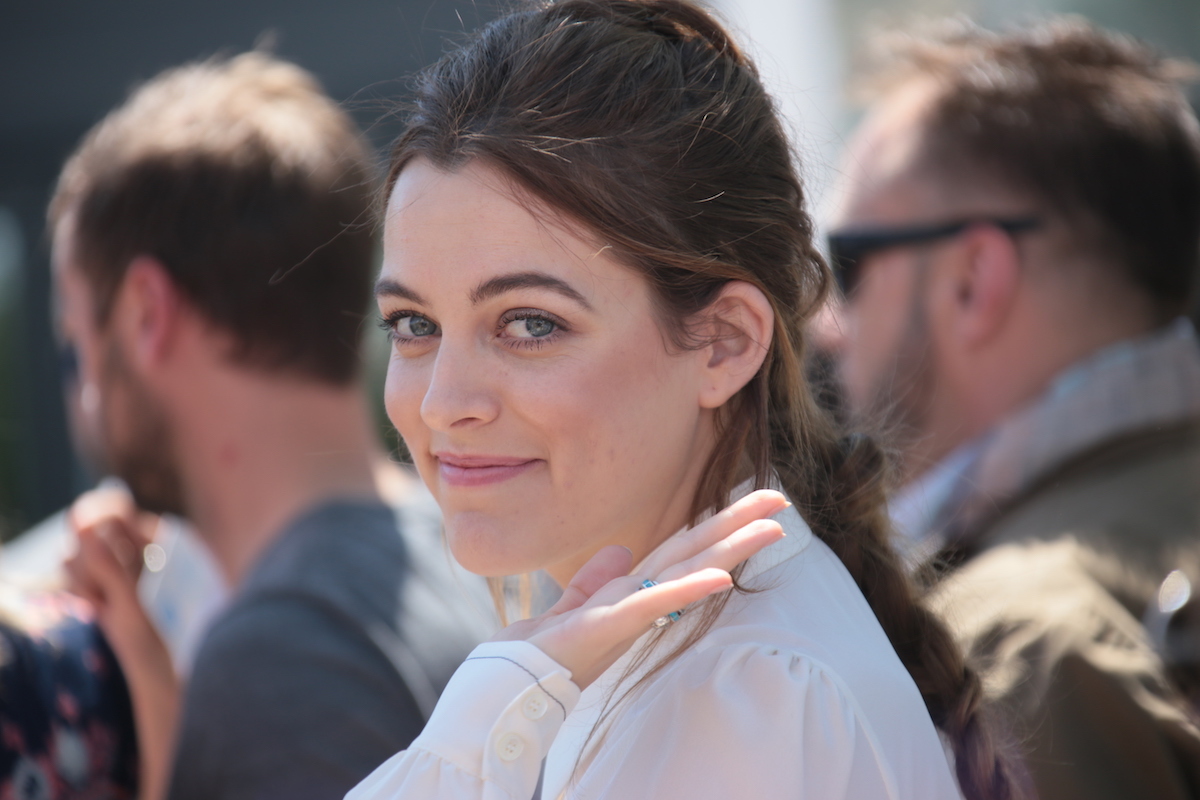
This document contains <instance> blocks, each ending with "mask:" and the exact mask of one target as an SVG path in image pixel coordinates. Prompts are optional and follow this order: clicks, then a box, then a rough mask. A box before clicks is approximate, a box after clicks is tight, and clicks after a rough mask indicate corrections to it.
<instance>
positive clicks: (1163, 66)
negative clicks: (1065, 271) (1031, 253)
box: [866, 17, 1200, 322]
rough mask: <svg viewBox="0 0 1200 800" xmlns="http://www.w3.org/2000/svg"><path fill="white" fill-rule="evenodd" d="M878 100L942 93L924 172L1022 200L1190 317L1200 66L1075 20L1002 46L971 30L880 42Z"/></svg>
mask: <svg viewBox="0 0 1200 800" xmlns="http://www.w3.org/2000/svg"><path fill="white" fill-rule="evenodd" d="M873 56H874V59H873V60H874V62H875V63H874V66H873V69H871V70H870V74H871V77H870V78H869V79H868V81H866V84H867V91H868V93H869V94H878V93H880V92H881V91H884V92H885V91H888V90H891V89H893V88H895V87H896V86H897V85H900V84H903V83H906V82H908V81H911V80H913V79H932V80H933V81H935V83H936V87H937V88H936V92H935V95H934V99H933V101H932V106H931V108H930V110H929V111H928V112H927V114H926V116H925V117H924V118H923V157H922V159H921V165H922V166H921V169H923V170H927V171H929V172H930V173H931V174H933V175H934V176H935V177H937V178H940V179H942V180H943V181H944V182H945V183H947V184H948V185H954V184H955V183H962V182H968V183H970V182H975V183H979V182H984V183H990V184H992V185H1000V186H1005V187H1008V188H1010V189H1014V190H1017V191H1019V192H1023V193H1026V194H1028V195H1030V196H1031V198H1032V199H1033V200H1034V201H1036V202H1038V203H1039V204H1040V205H1042V206H1043V207H1044V208H1045V209H1047V210H1048V211H1050V212H1053V213H1056V214H1057V215H1058V216H1060V217H1061V218H1062V220H1063V221H1065V222H1066V223H1067V224H1068V225H1069V226H1070V229H1071V234H1072V237H1071V244H1072V246H1073V247H1076V248H1078V249H1080V250H1085V251H1087V252H1091V253H1094V254H1096V255H1097V256H1098V257H1099V259H1098V260H1099V261H1101V262H1106V263H1109V264H1111V265H1112V266H1113V268H1114V269H1115V270H1116V272H1115V273H1114V274H1117V275H1120V276H1121V277H1122V278H1123V279H1124V281H1125V282H1126V283H1127V284H1128V285H1131V286H1133V287H1136V288H1138V289H1140V290H1141V291H1142V292H1143V293H1144V294H1145V295H1146V296H1147V297H1148V298H1149V299H1150V301H1151V302H1152V304H1153V307H1154V310H1155V312H1156V313H1157V315H1158V321H1159V322H1165V321H1167V320H1169V319H1171V318H1172V317H1175V316H1177V315H1178V314H1180V313H1183V312H1184V311H1186V310H1187V309H1188V307H1189V305H1190V301H1191V300H1192V298H1193V294H1194V292H1195V290H1196V274H1197V270H1198V269H1200V125H1198V124H1197V121H1196V116H1195V114H1194V113H1193V112H1192V109H1191V107H1190V106H1189V105H1188V101H1187V98H1186V96H1185V95H1184V92H1183V91H1182V83H1183V82H1184V81H1185V80H1190V79H1194V78H1195V77H1196V75H1197V71H1196V68H1195V65H1193V64H1189V63H1185V62H1183V61H1178V60H1171V59H1165V58H1163V57H1162V56H1160V55H1159V54H1158V53H1156V52H1155V51H1154V50H1152V49H1151V48H1150V47H1148V46H1147V45H1144V44H1142V43H1140V42H1138V41H1136V40H1134V39H1132V38H1130V37H1128V36H1122V35H1118V34H1114V33H1108V32H1106V31H1103V30H1100V29H1098V28H1096V27H1094V26H1093V25H1091V24H1090V23H1088V22H1086V21H1084V20H1082V19H1079V18H1073V17H1066V18H1057V19H1053V20H1048V21H1043V22H1041V23H1039V24H1036V25H1031V26H1029V27H1026V28H1023V29H1019V30H1016V31H1013V32H1010V33H1006V34H998V33H991V32H988V31H985V30H983V29H981V28H978V27H976V26H974V25H972V24H971V23H969V22H967V21H966V20H962V19H959V20H952V21H948V22H942V23H940V24H938V25H935V26H931V27H929V28H927V29H925V30H917V31H909V32H905V33H903V34H887V35H884V36H881V37H879V38H878V39H877V42H876V47H875V52H874V54H873Z"/></svg>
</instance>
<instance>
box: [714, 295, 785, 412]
mask: <svg viewBox="0 0 1200 800" xmlns="http://www.w3.org/2000/svg"><path fill="white" fill-rule="evenodd" d="M701 313H702V314H703V323H702V325H701V329H702V331H703V335H704V336H705V337H706V338H707V340H708V344H707V345H706V346H705V347H704V349H703V350H702V351H701V352H700V355H701V356H702V357H703V359H704V361H703V363H702V365H701V368H702V369H703V375H702V376H701V385H700V406H701V407H702V408H718V407H720V406H722V405H724V404H725V403H726V402H727V401H728V400H729V398H731V397H733V396H734V395H735V394H737V392H738V391H739V390H740V389H741V388H742V387H743V386H745V385H746V384H747V383H749V382H750V379H751V378H753V377H754V375H755V373H757V372H758V370H759V368H760V367H761V366H762V363H763V360H764V359H765V358H766V357H767V352H768V350H769V349H770V346H771V337H772V336H773V335H774V331H775V312H774V311H773V310H772V308H771V303H770V301H769V300H767V297H766V295H764V294H763V293H762V290H761V289H759V288H758V287H756V286H754V285H752V284H749V283H746V282H745V281H730V282H729V283H727V284H725V286H724V287H722V289H721V292H720V294H719V295H718V296H717V299H716V300H714V301H713V302H712V304H711V305H709V307H708V308H707V309H705V310H704V311H703V312H701Z"/></svg>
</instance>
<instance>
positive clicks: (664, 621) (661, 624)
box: [650, 610, 683, 628]
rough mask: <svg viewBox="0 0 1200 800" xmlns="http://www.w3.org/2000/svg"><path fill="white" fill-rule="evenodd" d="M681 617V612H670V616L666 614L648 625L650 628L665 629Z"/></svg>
mask: <svg viewBox="0 0 1200 800" xmlns="http://www.w3.org/2000/svg"><path fill="white" fill-rule="evenodd" d="M682 616H683V611H682V610H680V611H672V612H671V613H670V614H667V615H666V616H662V617H659V618H658V619H656V620H654V622H652V623H650V626H651V627H652V628H665V627H667V626H668V625H670V624H671V623H672V622H675V621H676V620H678V619H679V618H680V617H682Z"/></svg>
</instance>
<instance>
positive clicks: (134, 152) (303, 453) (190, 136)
mask: <svg viewBox="0 0 1200 800" xmlns="http://www.w3.org/2000/svg"><path fill="white" fill-rule="evenodd" d="M373 188H374V187H373V181H372V169H371V166H370V158H369V155H368V151H367V148H366V145H365V143H364V142H363V140H362V139H361V137H360V135H359V134H358V132H357V131H356V130H355V128H354V126H353V123H352V122H351V121H350V120H349V118H348V117H347V116H346V115H345V114H344V113H343V112H342V111H341V110H339V109H338V108H337V106H336V105H335V104H334V103H333V102H332V101H331V100H330V99H329V98H328V97H326V96H325V95H324V94H323V93H322V92H321V91H320V89H319V88H318V87H317V86H316V84H315V82H314V81H313V79H312V78H311V77H310V76H309V75H307V74H306V73H304V72H303V71H302V70H300V69H299V68H297V67H295V66H293V65H290V64H287V63H284V62H282V61H278V60H276V59H273V58H271V57H268V56H266V55H262V54H248V55H243V56H239V57H237V58H233V59H230V60H225V61H220V60H218V61H213V62H209V63H204V64H197V65H192V66H187V67H183V68H180V69H177V70H172V71H169V72H166V73H164V74H163V75H161V76H159V77H158V78H156V79H155V80H153V81H151V82H150V83H148V84H146V85H145V86H143V87H141V88H140V89H139V90H138V91H137V92H136V93H135V94H134V95H133V96H132V97H131V98H130V100H129V101H128V102H127V103H126V104H125V105H123V106H122V107H120V108H118V109H117V110H115V111H113V112H112V113H111V114H109V116H108V117H107V118H105V119H104V120H103V121H101V122H100V123H99V124H98V125H97V126H96V127H95V128H94V129H93V130H92V131H91V132H90V133H89V134H88V136H87V137H86V139H85V140H84V142H83V143H82V144H81V145H80V147H79V149H78V150H77V151H76V152H75V153H74V154H73V155H72V156H71V158H70V160H69V161H68V162H67V164H66V166H65V167H64V169H63V172H62V175H61V178H60V180H59V184H58V187H57V190H56V192H55V195H54V199H53V201H52V204H51V208H50V224H51V227H52V231H53V240H54V279H55V291H56V295H57V299H58V305H59V308H58V311H59V319H60V324H61V327H62V330H63V334H64V338H65V341H66V343H67V345H68V346H69V347H72V348H74V350H75V351H76V352H77V355H78V370H79V373H78V374H79V385H80V405H81V415H82V417H83V419H82V420H81V426H82V428H83V429H84V430H82V431H81V432H80V433H81V435H82V438H83V439H85V440H86V442H88V443H89V445H90V449H94V450H95V451H96V452H97V454H98V455H100V456H101V457H102V459H103V461H104V464H105V466H106V467H107V471H108V472H110V473H111V474H114V475H117V476H119V477H120V478H122V479H123V480H124V481H125V483H126V484H127V485H128V486H129V488H130V491H131V493H132V495H133V499H134V500H135V501H136V504H137V506H138V507H140V509H142V510H145V511H150V512H155V513H165V512H170V513H174V514H179V515H182V516H184V517H186V518H187V519H188V520H190V522H191V523H192V524H193V525H194V527H195V530H196V531H197V533H198V534H199V536H200V537H201V538H202V539H203V540H204V541H205V542H206V543H207V545H208V546H209V548H210V549H211V550H212V553H213V555H214V557H215V559H216V561H217V563H218V564H219V565H220V568H221V571H222V572H223V574H224V577H225V578H226V579H227V581H228V583H229V585H230V586H231V587H232V589H233V597H232V598H231V601H230V603H229V605H228V607H227V609H226V610H225V611H224V612H223V613H222V614H221V616H220V617H219V618H218V619H217V620H216V621H215V622H214V623H213V625H212V627H211V628H210V629H209V631H208V633H207V634H206V636H205V639H204V641H203V643H202V644H201V646H200V650H199V653H198V654H197V657H196V660H195V663H194V665H193V667H192V673H191V677H190V680H189V681H188V684H187V686H186V689H185V690H184V694H183V699H182V703H180V701H179V699H178V697H177V695H178V692H179V687H178V686H177V684H176V681H175V676H174V672H173V671H172V669H171V664H170V659H169V657H168V655H167V651H166V649H165V647H164V645H163V643H162V641H161V639H160V638H159V637H158V636H157V634H156V632H155V631H154V628H153V626H152V625H151V624H150V622H149V620H148V619H147V617H146V615H145V614H144V612H142V609H141V607H140V606H139V604H138V602H137V596H136V592H135V585H134V582H135V580H136V574H137V568H138V565H139V564H140V561H141V557H140V551H139V550H138V548H139V546H140V545H141V544H142V543H143V541H144V538H143V533H142V532H143V531H144V530H145V525H144V524H142V520H144V517H142V516H140V515H141V512H140V511H139V510H138V508H135V507H134V506H133V505H132V504H122V503H121V502H120V500H119V499H118V500H116V501H110V505H108V506H107V507H106V508H97V503H96V502H94V501H93V502H92V503H91V504H90V506H88V507H87V508H77V509H75V511H74V516H75V520H74V521H75V523H76V525H77V526H78V527H79V536H80V553H79V556H78V557H77V558H76V559H75V561H74V563H73V564H72V565H71V572H72V575H73V578H74V581H75V584H76V587H77V589H78V591H80V592H81V593H82V594H84V595H85V596H86V597H88V598H89V599H91V600H92V601H93V603H94V605H95V607H96V614H97V619H98V621H99V624H100V625H101V627H102V628H103V630H104V632H105V633H106V635H107V636H108V637H109V639H110V641H111V643H112V646H113V649H114V651H115V652H116V653H117V656H118V658H119V660H120V661H121V664H122V667H123V669H124V671H125V673H126V676H127V678H128V681H129V685H130V691H131V695H132V698H133V704H134V712H135V717H136V720H137V723H138V728H139V741H140V746H141V751H142V753H141V755H142V761H143V770H142V775H143V792H142V796H143V797H150V798H154V797H161V796H164V795H167V796H169V797H171V798H179V799H184V798H204V800H213V799H215V798H255V799H256V800H261V799H262V798H328V797H335V796H341V795H342V794H343V793H345V792H346V791H347V790H348V789H350V788H351V787H352V786H354V785H355V783H357V782H358V781H359V780H361V779H362V778H363V777H364V776H366V775H367V774H368V773H369V772H370V771H371V770H372V769H373V768H375V767H376V766H378V765H379V764H380V763H381V762H383V761H384V760H385V759H386V758H388V757H389V756H390V755H392V754H393V753H394V752H396V751H397V750H400V749H403V748H404V747H406V746H407V745H408V743H409V741H410V740H411V739H412V738H413V737H415V736H416V734H417V733H419V732H420V730H421V728H422V727H423V724H424V720H425V717H426V715H427V714H428V713H429V711H430V710H431V709H432V706H433V703H434V701H435V700H436V697H437V694H438V693H439V692H440V690H441V689H442V687H443V686H444V684H445V682H446V681H447V680H448V679H449V677H450V675H451V674H452V672H453V671H454V669H455V668H456V667H457V666H458V664H459V662H460V661H461V659H462V658H463V657H464V656H465V655H466V654H467V653H468V652H469V651H470V650H471V648H472V647H473V646H474V645H475V644H476V643H477V642H478V641H479V640H480V639H481V638H482V637H483V636H486V635H487V633H488V631H489V627H490V620H489V619H488V618H487V616H486V614H485V613H484V611H483V610H482V608H481V605H482V604H480V603H478V602H477V599H478V596H477V594H476V593H475V592H474V589H473V587H472V586H470V585H469V584H468V580H469V579H468V578H466V577H464V576H463V574H462V573H460V572H457V571H455V570H453V569H452V567H451V565H450V563H449V557H448V554H447V552H446V551H445V548H444V547H443V544H442V542H441V539H440V532H439V521H438V517H437V514H436V509H435V507H433V506H432V503H431V501H427V500H425V499H423V498H424V496H423V495H421V494H419V489H418V488H417V487H416V485H415V482H413V484H414V485H405V486H403V487H401V489H400V491H399V493H400V494H403V495H405V500H404V501H403V502H402V503H400V504H398V505H397V506H395V507H393V506H391V505H388V504H385V503H384V501H383V500H382V499H381V493H380V490H379V488H377V487H378V481H377V477H378V473H379V470H378V469H377V465H378V463H379V462H380V461H382V456H381V454H380V453H379V450H378V445H377V444H376V442H375V440H374V436H373V431H372V424H371V420H370V414H369V413H368V409H367V406H366V403H365V400H364V397H363V392H362V387H361V381H360V371H361V367H360V363H359V356H358V352H359V345H360V334H361V329H362V320H363V314H364V309H365V304H366V301H367V298H368V295H369V289H370V281H371V274H372V261H373V252H374V240H373V236H372V231H371V227H370V205H371V202H372V194H373ZM394 477H395V476H394V475H393V478H394ZM399 480H400V481H402V482H403V481H406V480H408V479H406V478H400V479H399ZM101 505H102V504H101ZM180 705H182V708H181V709H180ZM172 742H175V744H174V746H172ZM172 753H174V756H173V759H172Z"/></svg>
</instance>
